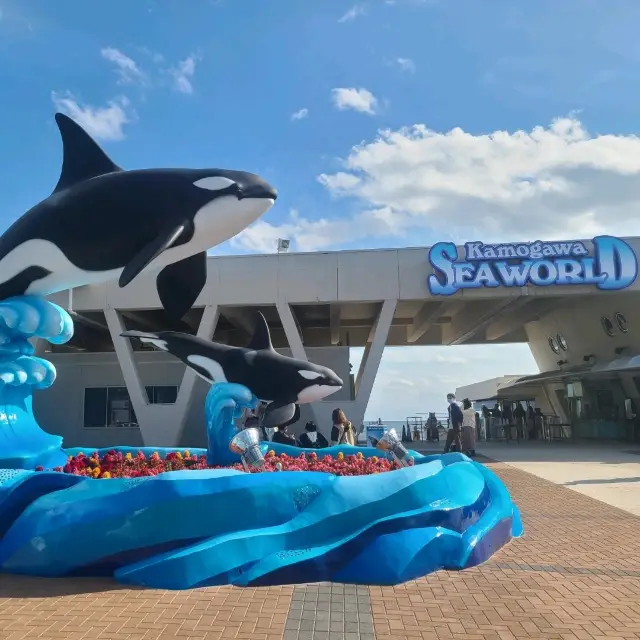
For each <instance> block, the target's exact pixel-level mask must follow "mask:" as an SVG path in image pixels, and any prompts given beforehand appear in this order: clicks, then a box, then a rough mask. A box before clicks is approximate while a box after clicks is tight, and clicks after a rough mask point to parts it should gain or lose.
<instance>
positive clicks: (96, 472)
mask: <svg viewBox="0 0 640 640" xmlns="http://www.w3.org/2000/svg"><path fill="white" fill-rule="evenodd" d="M91 475H92V476H93V477H94V478H97V477H98V476H99V475H100V467H95V469H93V470H92V471H91Z"/></svg>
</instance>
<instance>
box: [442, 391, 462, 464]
mask: <svg viewBox="0 0 640 640" xmlns="http://www.w3.org/2000/svg"><path fill="white" fill-rule="evenodd" d="M447 402H448V403H449V408H448V411H449V419H448V421H447V422H448V424H447V426H448V427H449V431H447V440H446V442H445V445H444V452H445V453H449V451H451V450H452V448H453V447H455V450H456V451H460V452H462V439H461V433H460V430H461V428H462V409H461V408H460V405H459V404H458V403H457V402H456V395H455V393H449V394H447Z"/></svg>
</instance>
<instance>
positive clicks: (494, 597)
mask: <svg viewBox="0 0 640 640" xmlns="http://www.w3.org/2000/svg"><path fill="white" fill-rule="evenodd" d="M488 464H489V466H491V467H492V468H493V469H494V470H495V471H496V472H497V473H498V474H499V475H500V476H501V477H502V478H503V479H504V480H505V482H506V483H507V485H508V486H509V489H510V491H511V493H512V495H513V497H514V498H515V500H516V502H517V503H518V504H519V506H520V508H521V511H522V515H523V519H524V522H525V527H526V536H525V538H524V539H522V540H517V541H514V542H513V543H512V544H510V545H509V546H508V547H507V548H506V549H503V550H502V551H501V552H499V553H498V554H496V556H494V557H493V558H492V559H491V560H490V561H489V562H487V563H485V564H484V565H482V566H481V567H477V568H475V569H471V570H469V571H465V572H462V573H448V572H439V573H436V574H434V575H431V576H429V577H427V578H425V579H422V580H419V581H415V582H410V583H407V584H405V585H401V586H399V587H393V588H380V587H354V586H342V585H335V584H319V585H299V586H295V587H281V588H273V587H272V588H268V589H245V590H241V589H233V588H228V587H224V588H222V587H220V588H210V589H197V590H193V591H186V592H172V591H157V590H143V589H123V588H120V587H119V586H118V585H116V584H114V583H113V582H111V581H108V580H86V579H73V580H45V579H33V578H24V577H16V576H7V575H0V640H21V639H22V638H40V639H42V640H62V639H64V640H80V639H81V638H82V639H84V638H87V639H88V638H90V639H91V640H96V639H98V640H166V639H169V638H181V639H185V640H189V639H191V640H220V639H222V638H224V639H226V638H237V639H238V640H283V639H284V640H374V638H375V639H377V640H405V639H407V638H418V639H420V640H442V639H446V640H458V639H463V638H464V639H465V640H484V639H496V640H508V639H514V638H517V639H520V638H523V639H524V638H545V639H549V640H554V639H557V640H574V639H579V640H594V639H597V638H606V639H607V640H619V639H620V640H622V639H624V640H635V639H640V535H639V532H640V519H639V518H637V517H635V516H633V515H631V514H629V513H626V512H624V511H620V510H618V509H616V508H614V507H610V506H608V505H606V504H604V503H602V502H598V501H596V500H593V499H592V498H589V497H587V496H584V495H581V494H579V493H576V492H575V491H571V490H570V489H566V488H563V487H560V486H557V485H554V484H552V483H551V482H548V481H546V480H542V479H540V478H537V477H535V476H533V475H530V474H527V473H525V472H523V471H520V470H518V469H515V468H513V467H509V466H507V465H503V464H498V463H488Z"/></svg>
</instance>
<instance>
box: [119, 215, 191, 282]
mask: <svg viewBox="0 0 640 640" xmlns="http://www.w3.org/2000/svg"><path fill="white" fill-rule="evenodd" d="M186 228H187V223H186V222H182V223H180V224H178V225H176V226H175V227H173V228H172V229H167V230H166V232H165V233H161V234H158V235H157V236H156V237H155V238H154V239H153V240H152V241H151V242H149V244H147V245H145V246H144V248H143V249H142V250H141V251H139V252H138V253H137V254H136V255H135V256H134V257H133V259H132V260H131V261H130V262H129V264H127V265H125V267H124V270H123V271H122V273H121V274H120V280H119V281H118V284H119V286H120V288H122V287H126V286H127V285H128V284H129V283H130V282H131V281H132V280H133V279H134V278H135V277H136V276H138V275H140V272H141V271H142V270H143V269H144V268H145V267H148V266H149V264H150V263H151V262H152V261H153V260H155V259H156V258H157V257H158V256H159V255H160V254H161V253H162V252H163V251H166V250H167V249H168V248H169V247H171V246H172V245H173V244H175V242H176V241H177V240H178V238H179V237H180V236H181V235H182V234H183V233H184V231H185V229H186Z"/></svg>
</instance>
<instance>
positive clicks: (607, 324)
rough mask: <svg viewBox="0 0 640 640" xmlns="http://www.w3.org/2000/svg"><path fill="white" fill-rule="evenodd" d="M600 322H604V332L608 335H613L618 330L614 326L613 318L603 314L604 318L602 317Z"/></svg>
mask: <svg viewBox="0 0 640 640" xmlns="http://www.w3.org/2000/svg"><path fill="white" fill-rule="evenodd" d="M600 322H601V323H602V328H603V329H604V332H605V333H606V334H607V335H608V336H610V337H613V335H614V334H615V332H616V328H615V327H614V326H613V322H611V318H608V317H607V316H602V318H600Z"/></svg>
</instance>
